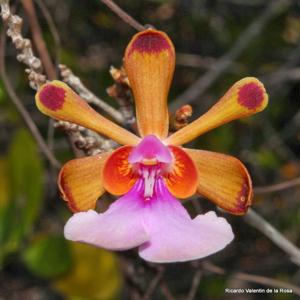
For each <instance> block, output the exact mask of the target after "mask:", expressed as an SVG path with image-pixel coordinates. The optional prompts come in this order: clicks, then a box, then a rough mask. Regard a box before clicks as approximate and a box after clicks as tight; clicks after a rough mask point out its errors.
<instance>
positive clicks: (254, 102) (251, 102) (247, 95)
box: [238, 82, 264, 109]
mask: <svg viewBox="0 0 300 300" xmlns="http://www.w3.org/2000/svg"><path fill="white" fill-rule="evenodd" d="M263 100H264V91H263V89H262V88H261V87H260V86H259V85H258V84H256V83H254V82H251V83H247V84H245V85H244V86H242V87H241V88H240V90H239V94H238V102H239V103H240V104H241V105H243V106H245V107H247V108H249V109H255V108H257V107H258V106H260V105H261V104H262V102H263Z"/></svg>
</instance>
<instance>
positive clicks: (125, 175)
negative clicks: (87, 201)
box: [103, 146, 137, 195]
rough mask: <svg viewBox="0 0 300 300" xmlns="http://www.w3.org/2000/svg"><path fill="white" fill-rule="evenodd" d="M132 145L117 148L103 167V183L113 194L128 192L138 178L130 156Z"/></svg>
mask: <svg viewBox="0 0 300 300" xmlns="http://www.w3.org/2000/svg"><path fill="white" fill-rule="evenodd" d="M132 148H133V147H131V146H123V147H120V148H118V149H117V150H115V151H114V152H113V153H112V154H111V155H110V157H109V158H108V159H107V161H106V164H105V166H104V169H103V184H104V187H105V189H106V190H107V191H108V192H109V193H111V194H113V195H123V194H125V193H127V192H128V191H129V190H130V189H131V188H132V186H133V185H134V183H135V182H136V180H137V177H136V175H135V174H134V172H133V170H132V167H131V165H130V164H129V162H128V156H129V154H130V152H131V151H132Z"/></svg>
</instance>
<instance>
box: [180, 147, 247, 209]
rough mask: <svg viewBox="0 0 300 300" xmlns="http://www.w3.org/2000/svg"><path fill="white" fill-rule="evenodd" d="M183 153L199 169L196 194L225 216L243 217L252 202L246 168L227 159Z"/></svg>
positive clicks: (209, 154)
mask: <svg viewBox="0 0 300 300" xmlns="http://www.w3.org/2000/svg"><path fill="white" fill-rule="evenodd" d="M185 150H186V152H187V153H188V154H189V155H190V156H191V157H192V159H193V161H194V162H195V164H196V166H197V168H198V174H199V182H198V187H197V191H198V193H200V194H201V195H203V196H204V197H207V198H208V199H209V200H211V201H213V202H214V203H215V204H216V205H218V206H219V207H221V208H223V209H224V210H226V211H227V212H230V213H232V214H235V215H243V214H245V213H246V212H247V209H248V207H249V206H250V205H251V202H252V183H251V178H250V175H249V173H248V171H247V169H246V167H245V166H244V165H243V164H242V163H241V162H240V161H239V160H238V159H236V158H235V157H232V156H229V155H225V154H220V153H215V152H210V151H203V150H193V149H185Z"/></svg>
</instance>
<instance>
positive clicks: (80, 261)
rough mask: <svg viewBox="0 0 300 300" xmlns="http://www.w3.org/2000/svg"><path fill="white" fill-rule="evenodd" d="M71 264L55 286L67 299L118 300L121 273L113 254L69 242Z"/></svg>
mask: <svg viewBox="0 0 300 300" xmlns="http://www.w3.org/2000/svg"><path fill="white" fill-rule="evenodd" d="M70 246H71V250H72V258H73V265H72V269H71V270H70V272H68V273H66V274H65V275H64V276H61V277H60V278H59V279H58V280H57V281H55V283H54V286H55V287H56V289H57V290H58V291H59V292H60V293H62V294H63V295H64V296H65V297H66V299H70V300H86V299H94V300H98V299H99V300H101V299H107V300H114V299H119V297H118V295H119V293H120V288H121V273H120V268H119V264H118V261H117V257H116V255H115V254H114V253H112V252H109V251H106V250H104V249H99V248H96V247H93V246H90V245H86V244H80V243H70Z"/></svg>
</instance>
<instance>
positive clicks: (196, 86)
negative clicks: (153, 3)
mask: <svg viewBox="0 0 300 300" xmlns="http://www.w3.org/2000/svg"><path fill="white" fill-rule="evenodd" d="M290 5H291V1H289V0H276V1H270V4H268V5H267V6H266V8H265V9H264V10H263V12H262V13H261V14H260V15H259V16H258V17H257V18H256V19H255V20H254V21H253V22H252V23H251V24H250V25H249V26H248V27H247V28H246V29H245V30H244V31H243V33H242V34H241V35H240V36H239V38H238V39H237V41H236V42H235V44H234V45H233V47H232V48H231V49H230V50H229V51H228V52H227V53H226V54H225V55H223V56H222V57H221V58H219V59H218V60H217V61H216V63H215V65H214V68H213V69H210V70H209V71H207V72H206V73H205V74H204V75H203V76H201V77H199V78H198V79H197V80H196V82H195V83H193V84H192V85H191V86H190V87H189V88H188V89H187V90H186V91H184V92H183V93H182V94H181V95H179V96H178V97H177V98H176V99H175V100H174V101H173V102H172V103H171V105H170V110H171V111H175V110H176V109H178V108H179V107H180V106H182V105H183V104H187V103H191V102H193V101H195V100H196V99H198V97H199V96H200V95H202V94H203V93H204V92H205V91H207V89H208V88H209V87H210V86H211V85H212V84H213V83H214V82H215V80H216V79H218V78H219V77H220V76H221V75H222V74H223V73H224V72H225V71H226V69H227V68H228V67H230V66H232V64H233V63H234V61H235V60H236V59H237V58H238V56H239V55H240V54H241V53H242V52H243V51H244V50H245V49H246V48H247V46H248V45H249V43H250V42H251V41H252V40H253V39H254V38H255V37H256V36H257V35H258V34H259V33H260V32H261V31H262V29H263V28H264V27H265V26H266V25H267V24H268V22H269V21H270V20H271V19H272V18H273V17H274V16H276V15H278V14H280V13H282V12H283V11H284V10H286V9H287V8H288V7H289V6H290Z"/></svg>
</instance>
